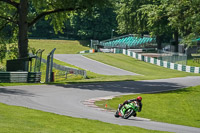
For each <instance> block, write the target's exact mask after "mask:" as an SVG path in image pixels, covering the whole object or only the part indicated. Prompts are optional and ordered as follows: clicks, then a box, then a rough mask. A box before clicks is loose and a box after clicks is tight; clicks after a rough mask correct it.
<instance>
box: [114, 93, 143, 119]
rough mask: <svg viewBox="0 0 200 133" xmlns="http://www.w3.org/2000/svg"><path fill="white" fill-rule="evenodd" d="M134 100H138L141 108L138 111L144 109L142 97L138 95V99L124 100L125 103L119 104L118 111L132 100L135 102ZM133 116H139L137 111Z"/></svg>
mask: <svg viewBox="0 0 200 133" xmlns="http://www.w3.org/2000/svg"><path fill="white" fill-rule="evenodd" d="M134 101H137V102H138V105H139V110H138V112H141V110H142V97H141V96H138V97H137V98H136V99H130V100H126V101H124V103H123V104H119V107H118V111H119V110H120V109H121V108H122V107H123V106H124V105H125V104H128V103H131V102H134ZM133 116H134V117H136V116H137V114H136V112H135V114H134V115H133Z"/></svg>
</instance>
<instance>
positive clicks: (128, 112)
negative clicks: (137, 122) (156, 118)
mask: <svg viewBox="0 0 200 133" xmlns="http://www.w3.org/2000/svg"><path fill="white" fill-rule="evenodd" d="M133 113H134V111H133V109H127V110H126V112H125V114H124V116H123V118H124V119H128V118H129V117H131V116H132V115H133Z"/></svg>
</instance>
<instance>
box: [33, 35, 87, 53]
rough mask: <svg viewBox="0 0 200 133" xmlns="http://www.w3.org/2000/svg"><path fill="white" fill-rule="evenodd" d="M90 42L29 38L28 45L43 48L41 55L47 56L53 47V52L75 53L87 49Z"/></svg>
mask: <svg viewBox="0 0 200 133" xmlns="http://www.w3.org/2000/svg"><path fill="white" fill-rule="evenodd" d="M88 44H90V42H87V41H74V40H43V39H41V40H38V39H29V46H30V47H33V48H36V50H38V49H45V51H44V52H43V55H45V56H47V55H48V54H49V53H50V52H51V51H52V50H53V49H54V48H56V51H55V54H76V53H78V52H80V51H83V50H89V49H90V48H89V47H88V46H87V45H88Z"/></svg>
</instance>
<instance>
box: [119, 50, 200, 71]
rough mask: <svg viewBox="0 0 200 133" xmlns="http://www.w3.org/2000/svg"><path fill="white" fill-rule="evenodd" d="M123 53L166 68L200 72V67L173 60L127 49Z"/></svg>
mask: <svg viewBox="0 0 200 133" xmlns="http://www.w3.org/2000/svg"><path fill="white" fill-rule="evenodd" d="M123 54H125V55H128V56H131V57H133V58H136V59H138V60H141V61H145V62H148V63H151V64H155V65H158V66H162V67H165V68H170V69H174V70H178V71H184V72H190V73H200V67H193V66H186V65H181V64H176V63H171V62H167V61H162V60H159V59H155V58H152V57H147V56H143V55H141V54H138V53H135V52H132V51H129V50H126V49H123Z"/></svg>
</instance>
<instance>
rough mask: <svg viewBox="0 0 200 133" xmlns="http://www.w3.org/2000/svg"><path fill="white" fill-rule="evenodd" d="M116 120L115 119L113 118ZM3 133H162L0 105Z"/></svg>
mask: <svg viewBox="0 0 200 133" xmlns="http://www.w3.org/2000/svg"><path fill="white" fill-rule="evenodd" d="M113 119H114V118H113ZM0 128H1V129H0V132H1V133H127V132H133V131H134V132H140V133H160V132H161V131H153V130H146V129H142V128H137V127H128V126H120V125H114V124H109V123H104V122H100V121H97V120H88V119H80V118H72V117H68V116H62V115H57V114H53V113H47V112H42V111H38V110H32V109H27V108H24V107H16V106H9V105H5V104H1V103H0Z"/></svg>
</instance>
